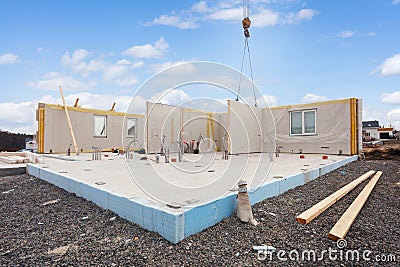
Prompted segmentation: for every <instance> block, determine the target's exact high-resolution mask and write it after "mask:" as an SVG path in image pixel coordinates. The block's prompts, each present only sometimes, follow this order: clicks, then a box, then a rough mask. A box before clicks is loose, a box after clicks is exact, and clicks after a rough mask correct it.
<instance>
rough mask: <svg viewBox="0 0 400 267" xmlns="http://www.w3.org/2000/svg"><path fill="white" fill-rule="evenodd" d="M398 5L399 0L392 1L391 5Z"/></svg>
mask: <svg viewBox="0 0 400 267" xmlns="http://www.w3.org/2000/svg"><path fill="white" fill-rule="evenodd" d="M399 3H400V0H393V2H392V4H393V5H395V4H399Z"/></svg>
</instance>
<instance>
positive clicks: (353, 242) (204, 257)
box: [0, 161, 400, 266]
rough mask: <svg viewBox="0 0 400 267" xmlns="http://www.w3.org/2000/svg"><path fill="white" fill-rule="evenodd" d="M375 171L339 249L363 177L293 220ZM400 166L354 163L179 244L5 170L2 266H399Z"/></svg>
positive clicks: (0, 193)
mask: <svg viewBox="0 0 400 267" xmlns="http://www.w3.org/2000/svg"><path fill="white" fill-rule="evenodd" d="M371 169H375V170H381V171H383V175H382V177H381V179H380V180H379V181H378V183H377V185H376V187H375V189H374V191H373V192H372V194H371V195H370V197H369V199H368V200H367V202H366V204H365V206H364V208H363V209H362V211H361V212H360V214H359V215H358V217H357V219H356V221H355V222H354V224H353V226H352V227H351V229H350V231H349V233H348V234H347V236H346V241H347V246H346V247H345V248H343V249H338V247H337V245H336V242H333V241H331V240H329V239H328V238H327V233H328V232H329V230H330V229H331V228H332V227H333V225H334V224H335V222H336V221H337V220H338V219H339V218H340V216H341V214H342V213H343V212H344V211H345V210H346V209H347V207H348V206H349V205H350V204H351V202H352V201H353V200H354V199H355V198H356V196H357V195H358V193H359V192H360V191H361V190H362V188H363V187H364V185H365V184H366V183H367V182H368V181H365V182H363V184H361V185H359V186H358V187H357V188H356V189H354V190H353V191H352V192H350V193H349V194H348V195H347V196H345V197H344V198H342V199H341V200H340V201H339V202H338V203H336V204H335V205H333V206H332V207H331V208H329V209H328V210H327V211H325V212H324V213H322V214H321V215H320V216H319V217H317V218H316V219H315V220H314V221H312V222H311V223H309V224H308V225H302V224H299V223H297V222H295V217H296V215H298V214H300V213H302V212H303V211H304V210H306V209H307V208H309V207H311V206H312V205H314V204H315V203H317V202H318V201H320V200H321V199H323V198H324V197H326V196H328V195H330V194H331V193H333V192H334V191H336V190H337V189H339V188H340V187H342V186H344V185H345V184H347V183H348V182H350V181H352V180H354V179H355V178H357V177H358V176H360V175H361V174H363V173H365V172H367V171H368V170H371ZM399 173H400V162H399V161H358V162H353V163H350V164H348V165H346V166H344V167H342V168H340V169H338V170H336V171H333V172H331V173H329V174H327V175H325V176H323V177H321V178H319V179H317V180H314V181H311V182H309V183H308V184H306V185H304V186H301V187H297V188H295V189H292V190H290V191H288V192H286V193H284V194H282V195H280V196H278V197H274V198H270V199H267V200H265V201H263V202H261V203H258V204H257V205H255V206H254V207H253V212H254V213H255V218H256V219H257V220H258V221H259V222H260V224H259V225H258V226H257V227H254V226H252V225H248V224H244V223H241V222H239V221H238V219H237V218H236V217H235V215H233V216H232V217H230V218H227V219H225V220H224V221H222V222H221V223H219V224H217V225H216V226H214V227H211V228H209V229H207V230H204V231H203V232H201V233H199V234H196V235H193V236H191V237H189V238H187V239H185V240H184V241H182V242H180V243H179V244H177V245H174V244H171V243H169V242H168V241H166V240H164V239H163V238H162V237H160V236H159V235H158V234H156V233H153V232H149V231H147V230H144V229H142V228H140V227H139V226H137V225H135V224H133V223H130V222H128V221H126V220H123V219H121V218H119V217H118V216H116V215H115V214H113V213H112V212H110V211H107V210H104V209H101V208H99V207H97V206H96V205H94V204H93V203H91V202H88V201H86V200H84V199H82V198H79V197H76V196H75V195H73V194H69V193H67V192H65V191H64V190H62V189H59V188H57V187H55V186H53V185H51V184H48V183H47V182H45V181H42V180H39V179H37V178H34V177H31V176H29V175H26V174H24V175H15V176H7V177H3V178H0V207H1V221H0V226H1V237H0V264H1V265H3V266H49V265H57V266H67V265H68V266H126V265H127V266H266V265H271V266H371V265H382V266H399V265H400V263H399V262H400V254H399V249H400V242H399V237H400V222H399V218H400V202H399V195H400V178H399V177H400V176H399ZM9 190H11V191H9ZM261 244H267V245H272V246H274V247H275V248H276V249H277V251H276V252H275V253H274V254H272V262H271V260H270V258H269V257H268V258H267V259H266V260H264V261H262V260H259V259H257V256H258V255H257V252H255V251H253V249H252V246H253V245H261ZM329 249H335V250H336V251H331V258H330V257H329V254H327V253H325V254H322V253H323V252H322V250H329ZM291 250H296V251H298V252H299V253H300V256H299V260H298V261H297V260H292V259H291V258H295V256H296V254H295V252H290V251H291ZM304 250H313V251H315V253H316V256H317V258H319V260H318V259H317V261H315V262H314V261H310V260H308V259H307V257H306V258H304V260H303V259H302V257H301V253H302V252H303V251H304ZM348 250H357V251H358V252H359V253H360V260H359V261H355V260H349V261H346V257H345V253H346V251H348ZM366 250H370V251H371V254H365V256H367V257H368V258H369V259H370V261H365V260H363V258H362V253H363V252H364V251H366ZM278 251H282V252H280V253H281V254H280V256H281V258H286V259H287V260H286V261H282V260H280V259H278V255H277V252H278ZM341 251H342V252H343V254H340V253H341ZM283 252H286V254H282V253H283ZM340 255H342V256H340ZM390 255H394V256H395V257H396V258H395V260H396V262H378V261H377V259H378V258H377V256H379V257H380V259H382V260H383V259H386V260H389V257H390ZM261 256H263V255H261ZM289 256H291V258H290V257H289ZM334 256H336V257H337V258H336V260H335V259H334V258H333V257H334ZM321 258H322V260H321Z"/></svg>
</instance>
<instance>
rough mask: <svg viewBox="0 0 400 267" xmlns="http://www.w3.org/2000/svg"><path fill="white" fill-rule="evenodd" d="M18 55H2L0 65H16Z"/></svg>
mask: <svg viewBox="0 0 400 267" xmlns="http://www.w3.org/2000/svg"><path fill="white" fill-rule="evenodd" d="M18 60H19V58H18V55H16V54H13V53H6V54H3V55H0V65H10V64H15V63H18Z"/></svg>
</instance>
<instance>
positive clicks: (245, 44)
mask: <svg viewBox="0 0 400 267" xmlns="http://www.w3.org/2000/svg"><path fill="white" fill-rule="evenodd" d="M247 43H248V42H247V38H246V40H245V41H244V48H243V56H242V66H241V67H240V77H239V89H238V92H237V96H236V101H239V94H240V85H241V83H242V75H243V63H244V56H245V55H246V46H247Z"/></svg>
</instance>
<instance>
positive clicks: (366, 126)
mask: <svg viewBox="0 0 400 267" xmlns="http://www.w3.org/2000/svg"><path fill="white" fill-rule="evenodd" d="M378 129H379V121H363V122H362V135H363V141H364V142H369V141H377V140H380V136H379V132H378Z"/></svg>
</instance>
